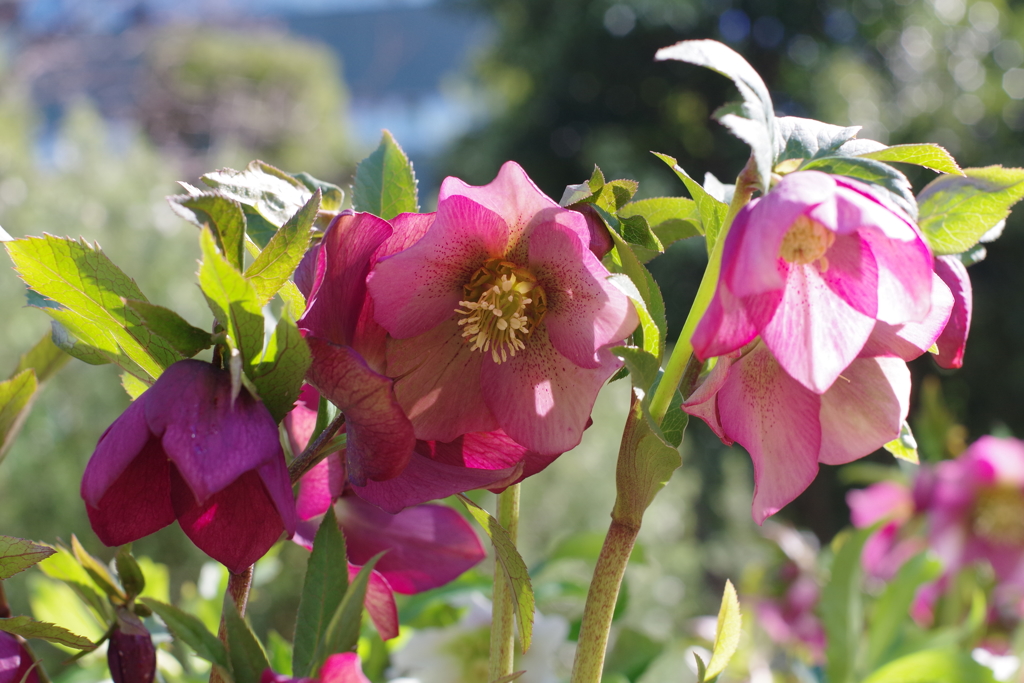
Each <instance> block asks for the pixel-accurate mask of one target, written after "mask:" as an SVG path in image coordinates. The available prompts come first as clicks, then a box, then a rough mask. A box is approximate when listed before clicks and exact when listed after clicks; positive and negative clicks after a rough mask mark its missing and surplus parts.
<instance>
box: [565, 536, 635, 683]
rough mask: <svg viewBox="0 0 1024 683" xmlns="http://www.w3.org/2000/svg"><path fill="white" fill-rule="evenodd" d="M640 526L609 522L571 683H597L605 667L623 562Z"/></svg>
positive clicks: (584, 618) (584, 612)
mask: <svg viewBox="0 0 1024 683" xmlns="http://www.w3.org/2000/svg"><path fill="white" fill-rule="evenodd" d="M639 533H640V527H636V526H630V525H627V524H623V523H621V522H617V521H614V520H613V521H612V524H611V527H609V529H608V535H607V536H605V539H604V545H603V546H602V547H601V554H600V555H599V556H598V558H597V567H596V568H595V569H594V579H593V580H592V581H591V582H590V591H589V592H588V593H587V605H586V607H584V609H583V622H582V624H581V626H580V637H579V641H578V643H577V645H576V661H575V662H573V666H572V679H571V681H572V683H599V682H600V680H601V672H602V670H603V669H604V654H605V650H606V649H607V647H608V634H609V632H610V631H611V628H612V617H613V616H614V614H615V603H616V602H617V601H618V599H619V588H620V586H621V585H622V577H623V576H624V575H625V573H626V564H627V563H628V562H629V556H630V554H631V553H632V552H633V545H634V544H635V543H636V537H637V534H639Z"/></svg>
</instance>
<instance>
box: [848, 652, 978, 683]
mask: <svg viewBox="0 0 1024 683" xmlns="http://www.w3.org/2000/svg"><path fill="white" fill-rule="evenodd" d="M863 683H996V679H995V677H994V676H993V675H992V670H991V669H989V668H987V667H984V666H982V665H981V664H978V663H977V662H976V661H974V660H973V659H972V658H971V654H970V653H969V652H964V651H962V650H960V649H958V648H942V649H938V650H923V651H920V652H914V653H913V654H909V655H907V656H906V657H901V658H899V659H897V660H895V661H892V662H889V663H888V664H886V665H885V666H883V667H882V668H880V669H878V670H877V671H875V672H874V673H872V674H871V675H870V676H868V677H867V678H865V679H863Z"/></svg>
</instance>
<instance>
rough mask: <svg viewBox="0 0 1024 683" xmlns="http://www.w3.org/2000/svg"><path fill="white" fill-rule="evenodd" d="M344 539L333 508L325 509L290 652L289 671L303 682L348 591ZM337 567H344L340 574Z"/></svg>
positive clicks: (307, 573) (311, 558)
mask: <svg viewBox="0 0 1024 683" xmlns="http://www.w3.org/2000/svg"><path fill="white" fill-rule="evenodd" d="M347 562H348V560H347V559H346V555H345V538H344V536H342V534H341V530H340V529H339V528H338V520H337V518H336V517H335V516H334V508H333V507H331V508H328V509H327V514H326V515H324V519H323V521H322V522H320V528H319V529H318V530H317V532H316V538H314V539H313V551H312V552H311V553H310V555H309V561H308V562H307V563H306V578H305V580H304V582H303V584H302V597H301V599H300V601H299V611H298V615H297V616H296V618H295V647H294V649H293V650H292V671H294V672H295V675H296V676H298V677H300V678H302V677H308V676H311V675H313V674H315V673H316V672H315V671H314V670H313V665H314V664H315V661H314V658H315V656H316V651H317V647H318V646H321V644H322V643H323V640H324V637H325V636H326V634H327V626H328V625H329V624H330V621H331V618H332V617H333V616H334V613H335V612H336V611H337V610H338V606H339V605H340V604H341V601H342V599H344V597H345V592H346V591H347V590H348V570H347V566H348V565H347ZM339 567H346V570H345V571H339Z"/></svg>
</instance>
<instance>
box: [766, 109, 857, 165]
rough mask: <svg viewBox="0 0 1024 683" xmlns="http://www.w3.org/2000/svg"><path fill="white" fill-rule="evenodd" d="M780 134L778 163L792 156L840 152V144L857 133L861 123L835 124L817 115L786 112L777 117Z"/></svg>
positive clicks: (777, 148)
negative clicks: (803, 115)
mask: <svg viewBox="0 0 1024 683" xmlns="http://www.w3.org/2000/svg"><path fill="white" fill-rule="evenodd" d="M776 122H777V123H778V130H779V138H778V140H777V141H776V150H775V155H776V157H775V163H779V162H780V161H786V160H789V159H806V160H810V159H814V158H816V157H819V156H837V153H838V152H839V149H840V147H842V145H843V144H844V143H845V142H847V141H848V140H852V139H853V138H854V137H856V135H857V132H858V131H859V130H860V128H861V127H860V126H849V127H847V128H844V127H842V126H833V125H832V124H830V123H822V122H821V121H815V120H814V119H802V118H800V117H798V116H783V117H781V118H778V119H776Z"/></svg>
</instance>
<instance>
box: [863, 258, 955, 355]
mask: <svg viewBox="0 0 1024 683" xmlns="http://www.w3.org/2000/svg"><path fill="white" fill-rule="evenodd" d="M952 310H953V295H952V294H951V293H950V291H949V287H947V286H946V284H945V283H944V282H943V281H942V280H941V279H940V278H939V276H938V275H934V276H933V280H932V308H931V310H930V311H929V312H928V317H926V318H925V319H924V320H922V321H921V322H917V323H905V324H903V325H890V324H889V323H883V322H876V323H875V328H874V329H873V330H872V331H871V336H870V337H868V341H867V343H866V344H864V348H863V349H861V352H860V355H861V357H862V358H870V357H872V356H894V357H896V358H900V359H902V360H904V361H911V360H914V359H915V358H917V357H918V356H920V355H921V354H923V353H924V352H925V351H927V350H928V349H930V348H931V346H932V344H935V343H936V340H938V339H939V335H940V334H941V333H942V330H943V328H944V327H946V326H947V321H948V320H949V317H950V313H951V311H952Z"/></svg>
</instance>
